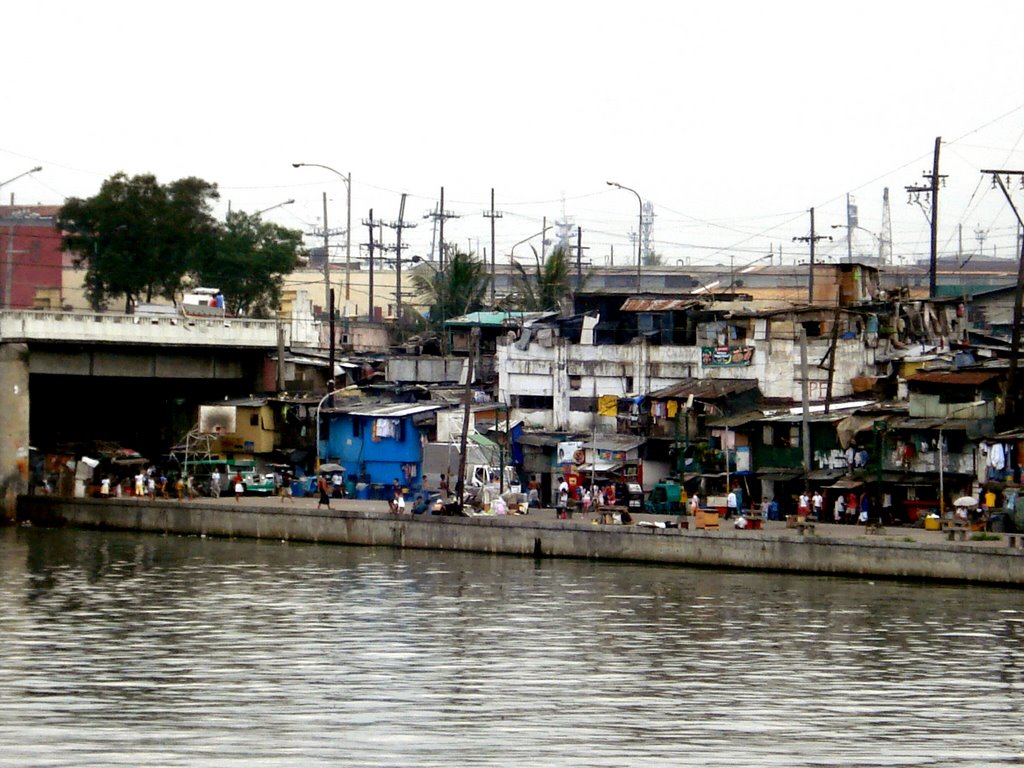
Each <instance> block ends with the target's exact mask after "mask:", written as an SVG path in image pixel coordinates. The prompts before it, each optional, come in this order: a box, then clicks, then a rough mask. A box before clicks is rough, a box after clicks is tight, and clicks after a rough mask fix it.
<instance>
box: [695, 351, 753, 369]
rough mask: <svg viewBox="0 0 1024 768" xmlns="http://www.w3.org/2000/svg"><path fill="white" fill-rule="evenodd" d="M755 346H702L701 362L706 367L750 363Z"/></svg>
mask: <svg viewBox="0 0 1024 768" xmlns="http://www.w3.org/2000/svg"><path fill="white" fill-rule="evenodd" d="M753 359H754V348H753V347H701V348H700V362H701V365H703V366H704V367H705V368H721V367H725V366H738V365H750V363H751V361H752V360H753Z"/></svg>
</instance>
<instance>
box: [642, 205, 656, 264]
mask: <svg viewBox="0 0 1024 768" xmlns="http://www.w3.org/2000/svg"><path fill="white" fill-rule="evenodd" d="M640 218H641V222H640V253H641V258H643V261H644V263H645V264H646V263H648V262H650V259H651V255H652V254H653V253H654V249H653V248H652V247H651V241H652V239H653V238H654V203H652V202H651V201H650V200H648V201H647V202H646V203H644V205H643V216H641V217H640Z"/></svg>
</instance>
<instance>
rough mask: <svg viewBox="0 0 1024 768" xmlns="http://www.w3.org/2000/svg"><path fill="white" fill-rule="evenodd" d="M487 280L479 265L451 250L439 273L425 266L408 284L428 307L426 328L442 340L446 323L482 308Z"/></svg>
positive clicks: (476, 261) (483, 268)
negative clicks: (427, 325)
mask: <svg viewBox="0 0 1024 768" xmlns="http://www.w3.org/2000/svg"><path fill="white" fill-rule="evenodd" d="M489 279H490V278H489V276H488V274H487V268H486V267H485V266H484V264H483V262H481V261H479V260H477V258H476V257H475V256H474V255H473V254H472V253H464V252H463V251H460V250H459V249H458V248H454V249H453V250H452V252H451V253H450V254H449V257H448V263H447V264H446V265H445V269H444V271H443V272H440V271H438V270H435V269H432V268H431V267H430V266H429V263H428V267H427V269H426V270H417V271H416V273H414V274H413V276H412V285H413V288H414V289H415V290H416V293H418V294H419V295H420V297H422V298H423V299H424V301H425V302H426V304H427V305H428V306H429V307H430V318H429V321H428V324H429V326H430V327H431V328H432V329H433V330H434V332H435V333H437V334H438V336H440V337H441V338H442V339H443V338H444V323H445V321H446V320H450V319H451V318H453V317H459V316H461V315H465V314H467V313H469V312H475V311H477V310H478V309H480V308H481V307H482V306H483V304H484V296H485V294H486V291H487V286H488V281H489Z"/></svg>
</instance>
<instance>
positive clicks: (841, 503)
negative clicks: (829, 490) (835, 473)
mask: <svg viewBox="0 0 1024 768" xmlns="http://www.w3.org/2000/svg"><path fill="white" fill-rule="evenodd" d="M845 514H846V499H844V498H843V494H841V493H840V494H839V495H838V496H836V504H835V506H834V507H833V508H832V515H833V517H835V519H836V523H841V522H843V516H844V515H845Z"/></svg>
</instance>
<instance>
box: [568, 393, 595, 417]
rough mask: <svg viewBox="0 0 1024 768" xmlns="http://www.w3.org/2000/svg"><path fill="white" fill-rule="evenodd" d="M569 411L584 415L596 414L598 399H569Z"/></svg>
mask: <svg viewBox="0 0 1024 768" xmlns="http://www.w3.org/2000/svg"><path fill="white" fill-rule="evenodd" d="M569 410H570V411H581V412H583V413H596V412H597V398H596V397H570V398H569Z"/></svg>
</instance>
